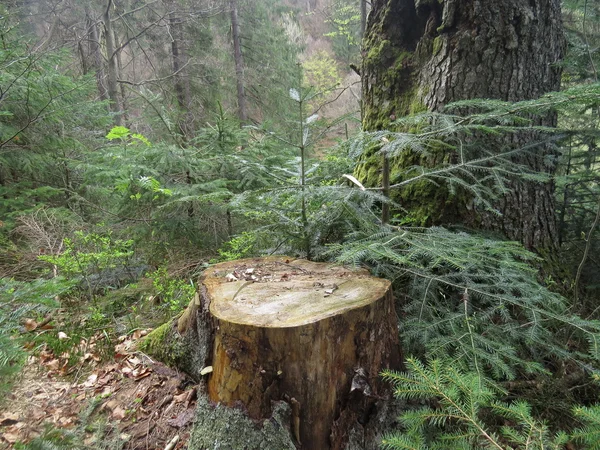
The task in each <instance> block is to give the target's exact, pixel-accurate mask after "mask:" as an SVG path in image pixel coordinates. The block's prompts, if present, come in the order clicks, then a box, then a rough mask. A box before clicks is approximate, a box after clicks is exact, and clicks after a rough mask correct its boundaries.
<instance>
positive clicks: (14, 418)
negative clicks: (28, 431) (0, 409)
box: [0, 412, 19, 426]
mask: <svg viewBox="0 0 600 450" xmlns="http://www.w3.org/2000/svg"><path fill="white" fill-rule="evenodd" d="M18 421H19V414H17V413H10V412H7V413H4V414H2V415H1V416H0V425H2V426H7V425H13V424H15V423H17V422H18Z"/></svg>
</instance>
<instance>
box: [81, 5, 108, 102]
mask: <svg viewBox="0 0 600 450" xmlns="http://www.w3.org/2000/svg"><path fill="white" fill-rule="evenodd" d="M85 21H86V26H87V33H88V34H87V35H88V52H89V55H90V58H91V67H93V69H94V70H95V71H96V84H97V85H98V96H99V97H100V100H102V101H104V100H107V99H108V92H107V89H106V85H105V77H106V75H105V73H104V62H103V59H102V49H101V48H100V37H99V34H98V25H97V22H96V20H95V19H94V18H93V17H92V15H91V12H90V9H89V6H86V11H85Z"/></svg>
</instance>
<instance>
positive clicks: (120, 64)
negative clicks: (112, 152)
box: [113, 29, 129, 124]
mask: <svg viewBox="0 0 600 450" xmlns="http://www.w3.org/2000/svg"><path fill="white" fill-rule="evenodd" d="M113 33H114V43H115V58H116V60H117V79H118V74H121V73H123V59H122V51H123V49H122V48H121V42H120V41H119V35H118V34H117V32H116V31H115V30H114V29H113ZM117 83H118V81H117ZM119 88H120V91H121V112H122V115H123V117H122V122H124V123H125V124H127V123H128V122H129V116H128V114H127V110H128V109H129V108H128V105H127V95H126V94H127V92H126V91H125V84H124V83H119Z"/></svg>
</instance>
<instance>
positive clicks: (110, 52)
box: [104, 0, 122, 125]
mask: <svg viewBox="0 0 600 450" xmlns="http://www.w3.org/2000/svg"><path fill="white" fill-rule="evenodd" d="M112 6H113V1H112V0H108V5H107V6H106V11H105V12H104V35H105V39H106V58H107V60H108V98H109V99H110V110H111V111H112V112H113V113H115V116H114V122H115V125H121V123H122V118H121V107H120V102H119V92H118V88H117V78H118V71H117V70H118V68H117V55H116V53H115V41H114V39H115V35H114V32H113V27H112V23H111V18H110V17H111V15H110V10H111V8H112Z"/></svg>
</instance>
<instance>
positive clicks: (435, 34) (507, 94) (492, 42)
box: [362, 0, 564, 253]
mask: <svg viewBox="0 0 600 450" xmlns="http://www.w3.org/2000/svg"><path fill="white" fill-rule="evenodd" d="M563 49H564V39H563V35H562V23H561V12H560V1H559V0H532V1H529V2H522V1H519V0H486V1H485V2H482V1H479V0H463V1H460V2H459V1H458V0H444V1H443V2H438V1H427V0H374V1H373V2H372V9H371V13H370V15H369V21H368V25H367V31H366V36H365V40H364V59H363V68H362V82H363V127H364V128H365V129H366V130H377V129H385V128H388V127H389V126H390V123H391V122H392V121H393V120H394V119H395V118H396V117H402V116H405V115H407V114H410V113H414V112H419V111H421V110H423V109H429V110H432V111H438V110H441V109H442V108H443V106H444V105H446V104H448V103H450V102H453V101H457V100H463V99H472V98H493V99H500V100H505V101H519V100H524V99H533V98H537V97H539V96H541V95H543V94H544V93H546V92H549V91H553V90H558V88H559V87H560V75H561V70H560V68H559V66H558V63H559V62H560V59H561V57H562V55H563ZM555 122H556V117H555V116H552V115H549V116H548V117H546V118H545V119H543V120H540V121H539V124H542V125H548V126H554V125H555ZM536 137H537V136H536V135H535V133H523V134H522V135H518V136H515V137H512V138H510V139H508V140H506V139H504V140H502V142H498V141H497V142H496V143H495V145H507V144H509V145H511V146H513V147H514V148H518V147H519V146H523V145H524V144H526V143H531V142H533V141H535V140H536ZM550 154H551V150H550V148H549V147H545V148H543V149H542V150H540V151H537V154H536V155H532V154H529V155H527V156H520V157H518V158H519V159H518V162H520V163H524V164H526V165H527V166H528V167H529V168H531V169H533V170H536V171H546V172H550V173H553V172H554V167H553V166H548V165H545V162H547V161H545V158H546V157H547V156H548V155H550ZM412 163H414V161H410V162H409V163H408V165H410V164H412ZM431 189H433V188H431ZM431 189H429V190H424V191H423V192H422V193H421V194H420V193H419V192H418V190H417V189H413V190H412V191H411V194H410V195H411V198H409V199H406V198H404V200H405V202H404V204H403V205H402V206H403V207H405V208H407V209H411V207H422V205H426V204H429V205H430V206H431V207H430V212H431V211H433V212H434V214H430V215H429V216H428V218H427V223H422V225H438V224H441V225H448V224H457V223H458V224H466V225H469V226H475V227H481V228H485V229H491V230H496V231H500V232H502V233H503V234H504V235H505V236H506V237H508V238H509V239H514V240H519V241H521V242H522V243H523V244H524V245H525V246H526V247H527V248H529V249H534V250H537V251H539V252H542V253H546V252H548V251H550V252H552V251H553V250H554V249H555V248H556V246H557V235H556V225H555V216H554V210H555V208H554V198H553V195H554V185H553V184H552V183H540V182H531V181H523V180H516V179H515V180H514V181H513V182H512V186H511V190H510V192H509V193H508V194H507V195H505V196H504V197H502V198H501V199H500V200H499V201H498V205H497V207H498V209H499V210H500V211H501V213H502V216H501V217H500V218H498V217H496V216H494V217H492V216H490V214H488V213H486V212H485V211H478V210H477V209H476V208H475V207H473V205H472V204H471V203H472V202H471V200H470V199H469V198H466V197H464V198H462V200H461V199H459V198H456V197H452V196H451V195H450V194H449V193H448V192H445V193H444V192H443V190H440V189H439V188H436V190H435V192H432V191H431ZM433 197H435V200H434V201H435V202H436V204H435V205H432V204H431V202H432V198H433Z"/></svg>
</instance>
